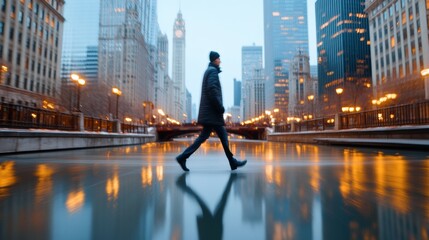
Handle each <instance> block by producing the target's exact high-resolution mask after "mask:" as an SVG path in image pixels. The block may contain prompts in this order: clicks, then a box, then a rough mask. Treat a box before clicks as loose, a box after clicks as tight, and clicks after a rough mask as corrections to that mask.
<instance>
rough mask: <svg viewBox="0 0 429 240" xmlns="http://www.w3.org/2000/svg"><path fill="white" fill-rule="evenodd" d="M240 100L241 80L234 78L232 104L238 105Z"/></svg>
mask: <svg viewBox="0 0 429 240" xmlns="http://www.w3.org/2000/svg"><path fill="white" fill-rule="evenodd" d="M240 102H241V81H239V80H237V79H235V78H234V106H240Z"/></svg>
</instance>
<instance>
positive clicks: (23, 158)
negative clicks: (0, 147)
mask: <svg viewBox="0 0 429 240" xmlns="http://www.w3.org/2000/svg"><path fill="white" fill-rule="evenodd" d="M188 145H189V142H187V141H175V142H166V143H150V144H145V145H142V146H128V147H118V148H101V149H84V150H73V151H56V152H44V153H32V154H21V155H9V156H5V155H4V156H0V239H79V240H82V239H329V240H330V239H428V238H429V204H428V203H429V152H423V151H422V152H419V151H399V150H398V151H396V150H382V149H374V148H352V147H333V146H316V145H307V144H290V143H273V142H262V141H260V142H250V141H231V143H230V145H231V150H232V152H233V153H235V154H236V157H237V158H239V159H244V158H246V159H247V160H248V163H247V165H246V166H245V167H244V168H240V169H238V170H237V171H235V172H231V171H230V170H229V165H228V162H227V160H226V158H225V156H224V155H223V152H222V147H221V145H220V143H219V141H216V139H213V140H211V141H208V142H207V143H205V144H204V145H203V146H202V147H201V148H200V149H199V150H198V151H197V152H196V153H195V154H194V155H192V156H191V158H190V159H189V160H188V163H187V165H188V167H189V168H190V169H191V171H190V172H189V173H186V174H185V173H183V172H182V170H181V169H180V167H179V166H178V165H177V163H176V162H175V160H174V157H175V156H176V155H177V154H178V153H179V152H181V151H182V150H183V149H184V148H185V147H186V146H188Z"/></svg>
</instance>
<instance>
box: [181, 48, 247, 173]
mask: <svg viewBox="0 0 429 240" xmlns="http://www.w3.org/2000/svg"><path fill="white" fill-rule="evenodd" d="M219 57H220V55H219V53H217V52H213V51H212V52H210V54H209V58H210V63H209V66H208V68H207V70H206V72H205V73H204V77H203V86H202V88H201V101H200V110H199V113H198V123H199V124H201V125H203V130H202V131H201V133H200V135H199V136H198V137H197V139H195V141H194V143H192V144H191V145H190V146H189V147H188V148H186V149H185V151H184V152H183V153H182V154H180V155H179V156H177V157H176V161H177V162H178V163H179V165H180V167H181V168H182V169H183V171H189V169H188V168H187V167H186V159H188V158H189V157H190V156H191V155H192V153H194V152H195V151H196V150H197V149H198V148H199V147H200V146H201V144H202V143H203V142H205V141H206V140H207V139H208V138H209V137H210V133H211V132H212V131H213V130H214V131H215V132H216V134H217V136H218V137H219V139H220V141H221V143H222V147H223V150H224V151H225V155H226V157H227V158H228V161H229V166H230V167H231V170H235V169H237V168H238V167H242V166H244V165H245V164H246V163H247V160H244V161H238V160H237V159H235V158H234V157H233V154H232V153H231V151H230V150H229V143H228V134H227V133H226V130H225V127H224V126H225V121H224V119H223V113H224V112H225V108H224V107H223V102H222V88H221V86H220V81H219V73H220V72H221V70H220V67H219V65H220V63H221V62H220V58H219Z"/></svg>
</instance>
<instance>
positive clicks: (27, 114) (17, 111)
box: [0, 103, 79, 131]
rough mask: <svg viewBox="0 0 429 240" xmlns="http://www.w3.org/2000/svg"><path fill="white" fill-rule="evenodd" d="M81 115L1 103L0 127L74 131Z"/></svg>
mask: <svg viewBox="0 0 429 240" xmlns="http://www.w3.org/2000/svg"><path fill="white" fill-rule="evenodd" d="M78 119H79V117H78V116H76V115H71V114H64V113H60V112H54V111H49V110H43V109H37V108H31V107H26V106H19V105H13V104H9V103H0V127H7V128H44V129H57V130H68V131H73V130H76V129H77V123H78Z"/></svg>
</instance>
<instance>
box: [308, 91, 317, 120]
mask: <svg viewBox="0 0 429 240" xmlns="http://www.w3.org/2000/svg"><path fill="white" fill-rule="evenodd" d="M307 99H308V101H309V102H311V117H312V118H313V119H314V118H315V117H314V105H313V103H314V95H308V97H307Z"/></svg>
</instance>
